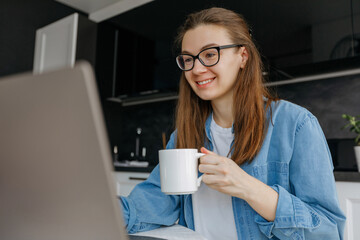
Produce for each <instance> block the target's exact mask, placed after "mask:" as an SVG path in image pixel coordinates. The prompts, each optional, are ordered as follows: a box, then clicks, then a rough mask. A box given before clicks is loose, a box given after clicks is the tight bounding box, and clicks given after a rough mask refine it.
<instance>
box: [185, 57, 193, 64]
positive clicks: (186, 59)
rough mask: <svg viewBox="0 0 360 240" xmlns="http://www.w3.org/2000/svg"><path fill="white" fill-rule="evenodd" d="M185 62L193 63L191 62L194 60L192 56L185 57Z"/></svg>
mask: <svg viewBox="0 0 360 240" xmlns="http://www.w3.org/2000/svg"><path fill="white" fill-rule="evenodd" d="M184 62H185V63H191V62H192V58H185V59H184Z"/></svg>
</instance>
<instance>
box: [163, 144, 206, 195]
mask: <svg viewBox="0 0 360 240" xmlns="http://www.w3.org/2000/svg"><path fill="white" fill-rule="evenodd" d="M204 155H205V154H203V153H199V152H198V150H197V149H190V148H186V149H165V150H160V151H159V162H160V182H161V191H162V192H163V193H165V194H168V195H181V194H192V193H194V192H196V191H197V190H198V187H199V186H200V183H201V177H199V178H198V165H199V164H198V159H199V158H200V157H201V156H204Z"/></svg>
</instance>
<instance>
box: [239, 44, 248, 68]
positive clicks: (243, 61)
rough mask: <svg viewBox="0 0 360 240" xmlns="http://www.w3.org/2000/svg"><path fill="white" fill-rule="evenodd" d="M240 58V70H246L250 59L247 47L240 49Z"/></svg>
mask: <svg viewBox="0 0 360 240" xmlns="http://www.w3.org/2000/svg"><path fill="white" fill-rule="evenodd" d="M240 56H241V63H240V68H244V67H245V65H246V62H247V60H248V58H249V53H248V51H247V50H246V48H245V47H241V48H240Z"/></svg>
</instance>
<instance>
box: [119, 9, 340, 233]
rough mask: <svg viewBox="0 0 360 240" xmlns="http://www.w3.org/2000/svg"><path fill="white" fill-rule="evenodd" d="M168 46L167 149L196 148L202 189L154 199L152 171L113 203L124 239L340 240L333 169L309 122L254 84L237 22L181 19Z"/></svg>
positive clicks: (251, 49) (257, 79) (252, 53)
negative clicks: (174, 233)
mask: <svg viewBox="0 0 360 240" xmlns="http://www.w3.org/2000/svg"><path fill="white" fill-rule="evenodd" d="M177 43H178V45H179V47H180V48H181V54H180V55H178V56H177V58H176V61H177V64H178V66H179V67H180V69H181V70H183V73H182V76H181V79H180V89H179V100H178V106H177V116H176V131H175V132H174V133H173V134H172V136H171V138H170V141H169V143H168V145H167V148H197V149H199V150H201V152H203V153H205V154H206V155H205V156H203V157H201V158H200V165H199V172H200V174H203V184H201V186H200V188H199V190H198V191H197V192H196V193H194V194H192V195H180V196H170V195H164V194H163V193H162V192H161V190H160V176H159V166H157V167H156V168H155V169H154V170H153V172H152V173H151V175H150V177H149V178H148V180H147V181H145V182H143V183H141V184H139V185H137V186H136V187H135V189H134V190H133V191H132V192H131V194H130V195H129V197H122V198H121V203H122V207H123V212H124V218H125V222H126V225H127V230H128V232H130V233H134V232H138V231H146V230H150V229H154V228H157V227H159V226H161V225H167V226H169V225H172V224H174V223H175V222H176V221H178V223H179V224H181V225H184V226H186V227H188V228H190V229H193V230H195V231H197V232H199V233H201V234H202V235H203V236H204V237H206V238H207V239H257V240H258V239H270V238H272V239H341V238H342V235H343V229H344V224H345V217H344V215H343V213H342V211H341V210H340V208H339V203H338V199H337V194H336V189H335V181H334V176H333V165H332V160H331V155H330V152H329V149H328V146H327V143H326V139H325V137H324V135H323V132H322V130H321V128H320V126H319V123H318V121H317V119H316V118H315V117H314V116H313V115H312V114H311V113H310V112H308V111H307V110H306V109H304V108H302V107H299V106H297V105H295V104H292V103H290V102H287V101H283V100H277V99H276V98H274V97H273V96H271V95H270V94H269V92H268V91H267V90H266V88H265V87H264V85H263V77H262V63H261V59H260V55H259V52H258V51H257V49H256V47H255V45H254V42H253V40H252V38H251V35H250V33H249V28H248V26H247V24H246V22H245V21H244V19H243V18H242V17H241V16H240V15H239V14H236V13H234V12H232V11H230V10H226V9H222V8H210V9H206V10H203V11H200V12H197V13H194V14H191V15H189V16H188V18H187V20H186V21H185V23H184V25H183V26H182V28H181V29H180V32H179V35H178V38H177Z"/></svg>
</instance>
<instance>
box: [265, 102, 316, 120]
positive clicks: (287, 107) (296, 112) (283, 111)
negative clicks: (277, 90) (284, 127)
mask: <svg viewBox="0 0 360 240" xmlns="http://www.w3.org/2000/svg"><path fill="white" fill-rule="evenodd" d="M270 115H272V122H273V123H274V124H275V122H276V123H288V124H289V123H292V124H295V125H298V124H301V123H303V122H304V121H306V120H307V119H312V118H316V117H315V116H314V115H313V114H312V113H311V112H310V111H309V110H308V109H306V108H305V107H302V106H300V105H297V104H295V103H292V102H290V101H287V100H278V101H273V102H272V103H271V111H270V110H269V111H268V117H269V116H270Z"/></svg>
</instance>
